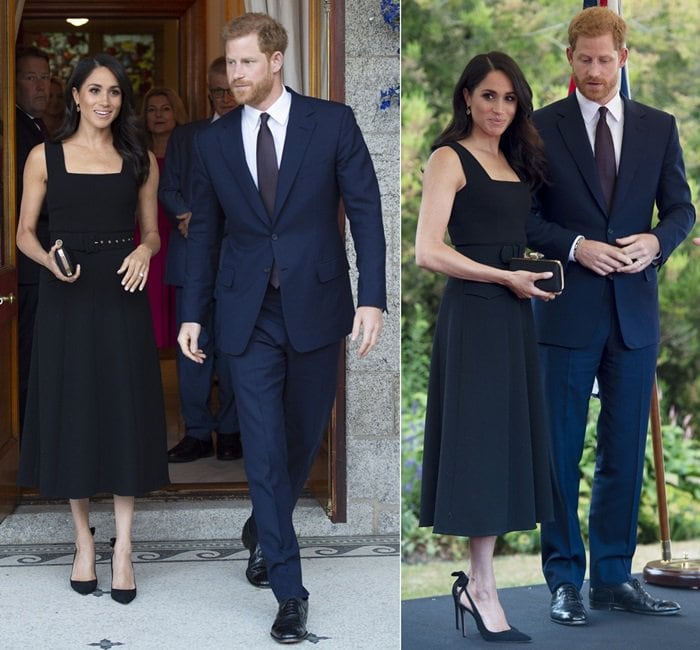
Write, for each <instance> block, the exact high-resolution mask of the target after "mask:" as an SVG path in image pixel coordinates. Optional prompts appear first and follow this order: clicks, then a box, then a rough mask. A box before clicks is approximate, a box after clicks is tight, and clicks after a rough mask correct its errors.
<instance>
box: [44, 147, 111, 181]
mask: <svg viewBox="0 0 700 650" xmlns="http://www.w3.org/2000/svg"><path fill="white" fill-rule="evenodd" d="M57 144H58V148H59V150H60V152H61V162H62V163H63V171H64V172H65V173H66V174H68V175H69V176H119V175H120V174H121V173H122V172H123V171H124V158H122V166H121V167H120V168H119V171H118V172H69V171H68V167H67V166H66V155H65V152H64V151H63V142H59V143H57Z"/></svg>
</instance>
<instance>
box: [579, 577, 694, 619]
mask: <svg viewBox="0 0 700 650" xmlns="http://www.w3.org/2000/svg"><path fill="white" fill-rule="evenodd" d="M588 597H589V599H590V603H591V607H592V608H593V609H621V610H624V611H626V612H634V613H635V614H649V615H651V616H670V615H671V614H677V613H678V612H680V611H681V606H680V605H679V604H678V603H676V602H674V601H672V600H656V599H655V598H653V597H652V596H651V595H650V594H649V593H647V591H646V590H645V589H644V587H642V585H641V584H639V580H637V579H636V578H632V579H631V580H628V581H627V582H623V583H621V584H619V585H601V586H599V587H591V590H590V591H589V592H588Z"/></svg>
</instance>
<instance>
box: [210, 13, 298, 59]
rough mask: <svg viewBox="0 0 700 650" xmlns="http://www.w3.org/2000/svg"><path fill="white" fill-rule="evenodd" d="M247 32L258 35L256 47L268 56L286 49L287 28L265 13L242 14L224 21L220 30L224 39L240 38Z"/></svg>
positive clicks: (246, 34)
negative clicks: (227, 21) (226, 21)
mask: <svg viewBox="0 0 700 650" xmlns="http://www.w3.org/2000/svg"><path fill="white" fill-rule="evenodd" d="M249 34H257V35H258V47H260V51H261V52H263V53H264V54H266V55H267V57H268V58H270V56H272V55H273V54H274V53H275V52H282V54H284V51H285V50H286V49H287V30H286V29H285V28H284V27H282V25H280V24H279V23H278V22H277V21H276V20H275V19H274V18H271V17H270V16H268V15H267V14H262V13H247V14H243V15H242V16H238V18H234V19H233V20H232V21H231V22H229V23H226V25H224V28H223V30H222V31H221V36H222V38H223V39H224V41H231V40H233V39H235V38H242V37H243V36H248V35H249Z"/></svg>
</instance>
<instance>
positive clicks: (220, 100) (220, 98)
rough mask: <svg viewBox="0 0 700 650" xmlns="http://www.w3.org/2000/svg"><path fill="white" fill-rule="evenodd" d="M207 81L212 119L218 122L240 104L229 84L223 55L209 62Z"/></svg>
mask: <svg viewBox="0 0 700 650" xmlns="http://www.w3.org/2000/svg"><path fill="white" fill-rule="evenodd" d="M207 83H208V86H209V90H208V93H207V95H208V97H209V104H210V106H211V111H212V116H211V121H212V122H216V120H218V119H219V118H220V117H223V116H224V115H227V114H228V113H230V112H231V111H232V110H233V109H234V108H236V106H238V102H236V98H235V97H234V96H233V93H232V92H231V88H229V85H228V77H227V76H226V59H225V58H224V57H223V56H219V57H217V58H216V59H214V60H213V61H212V62H211V63H210V64H209V71H208V73H207Z"/></svg>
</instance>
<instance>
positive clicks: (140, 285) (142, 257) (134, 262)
mask: <svg viewBox="0 0 700 650" xmlns="http://www.w3.org/2000/svg"><path fill="white" fill-rule="evenodd" d="M150 263H151V251H150V249H149V248H148V246H145V245H144V244H140V245H139V246H137V247H136V248H135V249H134V250H133V251H132V252H131V253H129V255H127V256H126V257H125V258H124V261H123V262H122V265H121V266H120V267H119V270H118V271H117V273H118V274H119V275H121V274H123V275H124V277H123V278H122V286H123V287H124V291H130V292H131V293H133V292H134V291H136V289H138V290H139V291H143V289H144V287H145V286H146V280H147V279H148V267H149V265H150Z"/></svg>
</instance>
